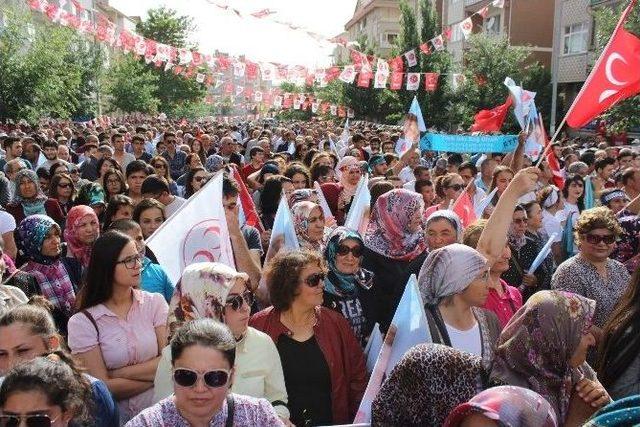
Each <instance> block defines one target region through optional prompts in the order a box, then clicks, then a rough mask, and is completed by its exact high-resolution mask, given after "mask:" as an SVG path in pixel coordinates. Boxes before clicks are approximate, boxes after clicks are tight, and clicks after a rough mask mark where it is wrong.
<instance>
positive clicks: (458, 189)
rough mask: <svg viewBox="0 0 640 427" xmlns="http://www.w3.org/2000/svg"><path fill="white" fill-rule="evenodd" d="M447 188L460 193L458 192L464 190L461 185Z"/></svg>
mask: <svg viewBox="0 0 640 427" xmlns="http://www.w3.org/2000/svg"><path fill="white" fill-rule="evenodd" d="M447 188H450V189H452V190H453V191H460V190H462V189H463V188H464V185H463V184H453V185H450V186H448V187H447Z"/></svg>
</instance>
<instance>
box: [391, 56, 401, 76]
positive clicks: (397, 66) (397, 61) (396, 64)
mask: <svg viewBox="0 0 640 427" xmlns="http://www.w3.org/2000/svg"><path fill="white" fill-rule="evenodd" d="M389 67H391V71H395V72H397V73H402V70H403V69H404V63H403V62H402V57H401V56H396V57H395V58H393V59H390V60H389Z"/></svg>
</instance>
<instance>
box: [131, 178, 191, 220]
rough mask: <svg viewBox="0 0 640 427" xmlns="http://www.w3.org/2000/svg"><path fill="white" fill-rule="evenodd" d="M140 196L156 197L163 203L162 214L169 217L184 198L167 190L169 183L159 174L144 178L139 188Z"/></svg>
mask: <svg viewBox="0 0 640 427" xmlns="http://www.w3.org/2000/svg"><path fill="white" fill-rule="evenodd" d="M140 192H141V193H142V197H143V198H145V199H156V200H157V201H159V202H160V203H162V204H163V205H164V215H165V217H166V218H169V217H170V216H171V215H173V214H174V213H175V212H176V211H177V210H178V209H180V206H182V205H183V204H184V203H185V202H186V200H185V199H183V198H182V197H178V196H173V195H172V194H171V191H170V190H169V183H168V182H167V180H166V179H164V178H163V177H161V176H159V175H149V176H148V177H146V178H145V180H144V182H143V183H142V187H141V188H140Z"/></svg>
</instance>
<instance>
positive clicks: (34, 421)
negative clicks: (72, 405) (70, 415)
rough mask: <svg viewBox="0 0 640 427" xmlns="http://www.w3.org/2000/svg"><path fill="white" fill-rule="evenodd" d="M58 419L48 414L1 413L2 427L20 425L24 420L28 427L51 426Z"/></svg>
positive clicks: (0, 423) (0, 422)
mask: <svg viewBox="0 0 640 427" xmlns="http://www.w3.org/2000/svg"><path fill="white" fill-rule="evenodd" d="M57 420H58V417H56V418H55V419H53V420H52V419H51V418H49V416H48V415H46V414H28V415H4V414H3V415H0V427H18V426H20V425H21V423H22V421H24V423H25V425H26V426H27V427H51V423H54V422H56V421H57Z"/></svg>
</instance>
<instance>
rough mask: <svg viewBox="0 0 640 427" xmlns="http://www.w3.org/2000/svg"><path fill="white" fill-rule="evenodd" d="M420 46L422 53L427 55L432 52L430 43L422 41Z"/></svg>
mask: <svg viewBox="0 0 640 427" xmlns="http://www.w3.org/2000/svg"><path fill="white" fill-rule="evenodd" d="M418 47H419V48H420V51H421V52H422V53H424V54H425V55H429V54H430V53H431V48H430V47H429V44H428V43H422V44H421V45H420V46H418Z"/></svg>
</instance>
